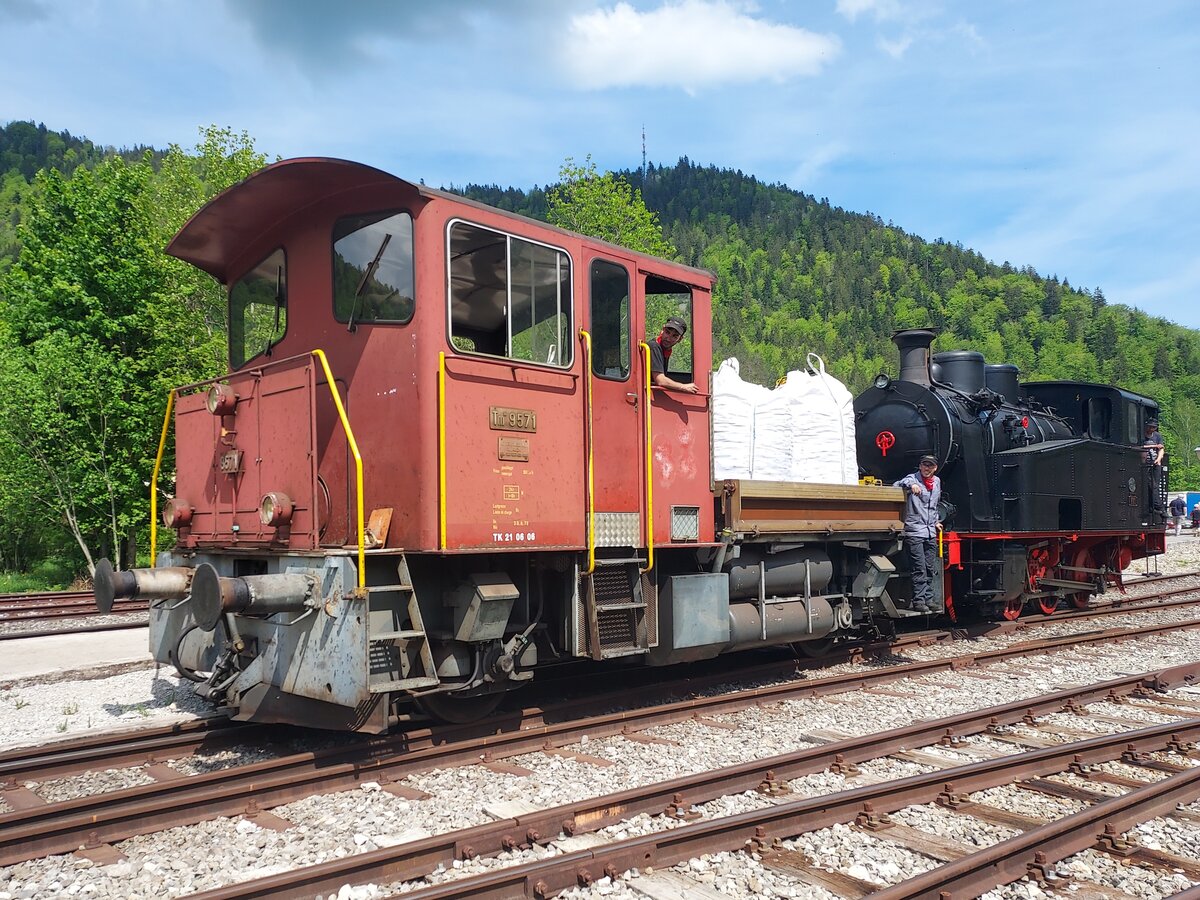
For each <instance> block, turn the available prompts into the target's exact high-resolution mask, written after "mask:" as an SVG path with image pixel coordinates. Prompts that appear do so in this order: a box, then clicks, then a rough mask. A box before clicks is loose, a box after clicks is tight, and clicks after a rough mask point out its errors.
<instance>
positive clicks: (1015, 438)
mask: <svg viewBox="0 0 1200 900" xmlns="http://www.w3.org/2000/svg"><path fill="white" fill-rule="evenodd" d="M933 338H934V333H933V332H932V331H927V330H923V329H911V330H908V331H902V332H899V333H898V334H896V335H895V336H894V338H893V340H894V341H895V343H896V345H897V347H898V349H899V351H900V373H899V377H898V378H897V379H895V380H892V379H891V378H889V377H887V376H885V375H881V376H880V377H879V378H878V379H876V382H875V384H874V386H873V387H871V388H869V389H868V390H866V391H865V392H864V393H862V394H861V395H859V397H858V398H857V399H856V400H855V404H854V405H855V411H856V417H857V442H858V459H859V464H860V466H861V467H862V468H863V469H864V470H865V471H866V472H867V473H868V474H869V475H871V476H874V477H877V478H879V479H880V480H882V481H883V482H885V483H889V484H890V483H891V482H893V481H894V480H897V479H899V478H901V477H903V476H904V475H905V474H907V473H909V472H912V471H915V470H916V467H917V466H916V464H917V460H918V459H919V457H920V456H921V455H923V454H926V453H932V454H934V455H935V456H936V457H937V458H938V460H939V462H940V466H939V469H940V471H939V474H940V476H941V478H942V485H943V497H944V498H945V500H944V504H943V505H944V508H943V510H942V511H941V512H942V516H943V520H944V527H945V533H944V543H945V549H946V553H945V558H946V566H947V571H946V578H945V591H946V597H947V601H948V604H949V605H951V606H957V607H958V608H959V610H960V611H964V610H967V609H977V610H982V611H983V612H985V613H986V614H995V615H1002V616H1004V617H1006V618H1009V619H1013V618H1016V617H1017V616H1019V615H1020V614H1021V612H1022V611H1023V610H1024V609H1026V608H1028V607H1030V606H1035V605H1036V607H1037V608H1040V609H1041V610H1042V611H1043V612H1045V613H1051V612H1053V611H1054V610H1055V609H1056V608H1057V607H1058V606H1059V605H1060V604H1062V603H1064V602H1067V603H1075V604H1077V605H1080V606H1082V605H1085V604H1086V602H1087V600H1088V597H1089V596H1090V595H1091V594H1093V593H1096V592H1100V591H1103V590H1104V588H1105V586H1106V585H1109V584H1112V585H1118V586H1119V585H1120V573H1121V571H1122V570H1123V569H1124V568H1125V567H1126V566H1127V565H1129V563H1130V561H1131V560H1133V559H1137V558H1141V557H1144V556H1146V555H1148V554H1154V553H1161V552H1162V550H1163V549H1164V546H1165V532H1164V530H1163V522H1164V519H1163V510H1164V509H1165V490H1166V478H1165V467H1164V468H1161V469H1160V468H1157V467H1154V466H1149V465H1147V464H1146V460H1145V451H1144V450H1143V449H1142V448H1141V439H1142V434H1143V429H1144V425H1145V423H1146V422H1147V421H1151V420H1155V419H1157V417H1158V406H1157V404H1156V403H1154V401H1152V400H1150V399H1148V398H1146V397H1142V396H1139V395H1137V394H1133V393H1130V392H1129V391H1124V390H1121V389H1119V388H1115V387H1108V386H1104V385H1095V384H1085V383H1081V382H1070V381H1061V382H1046V383H1029V384H1023V385H1022V384H1020V383H1019V382H1018V375H1019V372H1018V370H1017V367H1016V366H1013V365H1010V364H998V365H987V364H985V361H984V358H983V356H982V354H979V353H976V352H972V351H950V352H942V353H937V354H935V355H933V356H932V359H931V358H930V351H929V348H930V345H931V343H932V341H933Z"/></svg>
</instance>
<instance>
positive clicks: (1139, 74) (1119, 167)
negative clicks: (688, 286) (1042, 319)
mask: <svg viewBox="0 0 1200 900" xmlns="http://www.w3.org/2000/svg"><path fill="white" fill-rule="evenodd" d="M0 46H3V47H4V53H3V55H2V56H0V121H10V120H14V119H32V120H34V121H40V122H44V123H45V124H46V126H47V127H49V128H51V129H53V130H63V129H65V130H68V131H71V132H72V133H74V134H78V135H84V136H87V137H89V138H91V139H92V140H94V141H96V142H98V143H102V144H110V145H114V146H131V145H135V144H150V145H153V146H158V147H165V146H166V145H168V144H170V143H177V144H181V145H183V146H185V147H190V146H192V145H194V144H195V142H196V140H197V137H198V129H199V128H200V127H201V126H204V125H208V124H217V125H223V126H230V127H232V128H233V129H235V130H237V131H242V130H245V131H247V132H249V133H250V135H251V136H252V137H253V138H254V139H255V141H256V144H257V147H258V149H260V150H261V151H263V152H265V153H267V154H269V155H270V156H276V155H279V156H283V157H288V156H310V155H328V156H339V157H344V158H348V159H353V160H357V161H360V162H364V163H369V164H371V165H375V166H378V167H380V168H382V169H386V170H387V171H390V172H393V173H394V174H396V175H399V176H401V177H405V178H409V179H412V180H418V179H424V180H425V182H426V183H428V184H431V185H440V186H445V185H448V184H455V185H462V184H465V183H467V182H480V183H496V184H500V185H513V186H517V187H530V186H532V185H534V184H539V185H544V184H546V183H548V182H553V181H554V180H556V178H557V174H558V170H559V167H560V165H561V164H562V162H563V160H564V158H566V157H568V156H570V157H574V158H575V159H576V160H582V159H583V158H584V157H585V156H586V155H587V154H591V155H592V157H593V159H594V160H595V162H596V164H597V165H598V166H599V167H600V168H601V169H619V168H626V167H630V168H632V167H636V166H638V165H640V163H641V154H642V128H643V126H644V127H645V131H646V151H647V154H648V157H649V159H650V160H651V161H652V162H656V163H662V164H667V165H670V164H673V163H674V162H675V161H676V160H677V159H679V157H681V156H687V157H688V158H690V159H691V160H693V161H694V162H697V163H701V164H713V165H716V166H719V167H728V168H736V169H741V170H742V171H743V172H746V173H748V174H752V175H755V176H757V177H758V178H760V179H761V180H764V181H767V182H782V183H784V184H786V185H788V186H789V187H792V188H795V189H797V190H801V191H805V192H807V193H810V194H814V195H815V196H817V197H828V198H829V200H830V202H832V203H833V204H835V205H837V206H841V207H844V208H846V209H849V210H854V211H858V212H866V211H870V212H872V213H875V214H876V215H878V216H880V217H882V218H883V219H884V220H885V221H891V222H893V223H894V224H896V225H897V226H899V227H901V228H904V229H905V230H907V231H910V232H912V233H914V234H917V235H919V236H921V237H923V238H926V239H929V240H934V239H937V238H939V237H940V238H944V239H946V240H948V241H951V242H956V241H957V242H960V243H962V244H963V245H964V246H966V247H970V248H972V249H975V250H978V251H979V252H981V253H982V254H983V255H984V256H986V257H987V258H988V259H991V260H993V261H995V262H1003V261H1005V260H1007V261H1009V262H1011V263H1012V264H1013V265H1015V266H1018V267H1020V266H1026V265H1029V266H1033V267H1034V268H1035V269H1037V270H1038V271H1039V272H1041V273H1043V274H1057V275H1058V276H1059V277H1060V278H1061V277H1066V278H1068V279H1069V280H1070V282H1071V284H1073V285H1076V286H1081V287H1087V288H1095V287H1100V288H1102V289H1103V291H1104V294H1105V296H1106V297H1107V298H1108V299H1109V301H1111V302H1118V303H1127V304H1129V305H1132V306H1137V307H1139V308H1141V309H1143V310H1145V311H1147V312H1149V313H1152V314H1154V315H1160V316H1163V317H1165V318H1168V319H1172V320H1174V321H1177V322H1179V323H1181V324H1185V325H1189V326H1192V327H1197V328H1200V302H1198V297H1197V289H1196V286H1197V284H1200V99H1198V97H1200V5H1197V4H1196V3H1195V2H1189V0H1178V2H1177V0H1149V2H1141V3H1131V2H1129V0H1122V2H1109V0H1096V2H1083V0H990V2H950V0H945V2H936V0H760V2H757V3H752V2H739V0H669V2H668V0H626V2H613V0H503V2H501V0H496V2H482V0H480V2H465V0H422V2H406V0H398V2H396V0H394V2H388V0H357V2H356V0H343V2H341V3H327V2H318V0H208V2H194V0H192V2H185V0H104V2H99V0H53V2H51V0H0Z"/></svg>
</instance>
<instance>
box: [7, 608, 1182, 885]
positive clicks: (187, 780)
mask: <svg viewBox="0 0 1200 900" xmlns="http://www.w3.org/2000/svg"><path fill="white" fill-rule="evenodd" d="M1181 629H1200V620H1193V621H1189V622H1186V623H1182V624H1181V623H1171V624H1164V625H1159V626H1156V627H1140V628H1132V629H1130V628H1120V629H1108V630H1104V631H1099V632H1089V633H1085V634H1079V635H1073V636H1070V637H1065V638H1064V637H1056V638H1052V639H1048V640H1042V641H1027V642H1022V643H1020V644H1016V645H1013V646H1011V647H1008V648H1004V649H998V650H990V651H986V652H982V653H974V654H966V655H957V656H950V657H946V658H942V659H937V660H932V661H922V662H914V663H908V664H904V665H896V666H889V667H887V668H880V669H875V670H871V671H865V672H863V671H856V672H853V673H851V674H843V675H834V676H827V677H823V678H816V679H804V680H797V681H791V682H785V683H782V684H775V685H768V686H765V687H759V688H752V689H748V690H743V691H737V692H734V693H730V694H715V695H712V696H702V697H693V698H688V699H685V700H679V701H674V702H668V703H663V704H659V705H655V706H649V707H646V708H643V709H636V710H622V711H619V712H615V713H611V714H607V715H601V716H595V717H590V718H585V719H582V720H581V719H580V718H578V710H577V709H575V710H572V709H570V708H560V709H536V708H535V709H529V710H524V711H522V712H521V713H520V714H519V715H517V714H513V715H511V716H509V717H507V719H501V720H499V721H492V722H489V723H487V725H485V726H466V727H464V726H456V727H453V728H451V727H444V728H415V729H412V730H409V731H406V732H403V733H401V734H398V735H392V736H387V737H380V738H371V739H368V740H362V739H358V740H352V741H350V742H349V743H347V744H345V745H343V746H334V747H328V748H325V749H322V750H318V751H313V752H307V753H300V754H292V755H288V756H283V757H280V758H277V759H271V760H266V761H263V762H258V763H254V764H251V765H247V766H239V767H236V768H233V769H229V770H225V771H218V772H211V773H207V774H203V775H195V776H192V777H180V776H179V773H177V772H173V771H171V770H169V769H168V768H167V767H165V766H162V765H161V763H160V760H163V759H168V758H171V757H172V756H174V755H177V754H179V753H187V752H194V750H195V748H197V747H201V746H204V745H205V744H206V743H208V744H209V746H210V747H211V746H212V744H213V743H214V742H215V743H221V742H230V741H234V740H250V741H254V740H258V739H261V738H262V736H263V733H264V732H262V731H259V732H257V733H247V732H245V731H244V730H242V729H236V730H235V731H234V733H233V734H230V733H229V732H228V730H226V729H224V728H223V727H222V723H220V722H208V723H204V724H203V725H199V726H192V727H189V728H174V729H171V733H169V734H157V735H150V736H146V735H144V734H138V735H129V736H126V738H125V739H124V740H122V741H119V742H118V743H117V744H106V743H105V742H103V741H100V740H95V739H93V740H92V741H91V746H90V747H83V746H71V747H61V748H57V749H47V748H38V749H37V750H34V751H23V752H14V753H9V754H5V755H4V756H2V757H0V778H2V779H3V781H4V784H5V787H6V788H7V789H6V790H5V791H4V793H3V794H0V796H3V797H4V799H5V800H6V802H7V803H8V804H9V806H10V807H13V811H12V812H10V813H8V814H6V815H3V816H0V864H11V863H13V862H17V861H19V860H22V859H28V858H30V857H33V856H38V855H44V854H49V853H61V852H66V851H68V850H71V849H74V848H76V847H78V846H80V844H84V843H89V844H91V845H93V846H97V847H98V846H99V845H100V844H101V843H105V842H112V841H118V840H122V839H124V838H127V837H130V836H132V835H135V834H140V833H145V832H146V831H150V830H156V829H162V828H169V827H175V826H178V825H182V824H187V823H194V822H197V821H201V820H203V819H206V818H211V817H214V816H236V815H244V814H256V813H258V812H260V811H261V810H265V809H269V808H273V807H277V806H280V805H282V804H285V803H289V802H293V801H295V800H297V799H300V798H303V797H307V796H311V795H313V794H317V793H323V792H330V791H339V790H345V789H347V788H353V787H356V786H359V785H360V784H362V783H363V782H364V781H375V782H379V783H381V784H382V785H383V787H384V789H385V790H390V791H392V792H395V793H398V794H400V795H401V796H404V795H411V791H410V790H409V789H407V788H405V787H404V786H403V785H402V784H400V783H399V782H400V781H402V780H403V779H404V778H406V777H408V776H410V775H411V774H413V773H416V772H422V771H428V770H429V769H430V768H433V767H443V768H444V767H446V766H453V765H468V764H473V763H477V762H479V761H480V760H481V759H483V761H484V762H485V763H488V764H493V763H494V764H499V765H503V760H504V759H506V758H510V757H513V756H519V755H522V754H527V753H531V752H537V751H543V750H546V749H550V750H556V751H558V750H561V748H563V747H566V746H571V745H574V744H577V743H578V742H579V741H580V740H582V739H584V735H587V737H588V739H591V740H596V739H599V738H603V737H605V736H614V735H625V736H630V735H637V734H638V733H639V732H644V731H645V730H646V729H650V728H655V727H659V726H662V725H664V724H668V723H672V722H679V721H685V720H697V719H698V720H701V721H712V720H713V717H715V716H720V715H723V714H728V713H731V712H735V711H737V710H742V709H746V708H749V707H760V706H770V705H774V704H778V703H782V702H786V701H789V700H795V699H798V698H814V697H821V696H827V695H831V694H845V693H846V692H848V691H854V690H874V691H883V692H884V693H885V694H886V693H887V688H884V687H882V686H883V685H885V684H886V683H889V682H898V681H902V680H908V679H913V678H916V677H920V676H924V675H928V674H930V673H934V672H947V671H955V670H966V669H968V668H976V667H988V666H994V665H997V664H999V663H1002V662H1005V661H1010V660H1014V659H1021V658H1024V657H1029V656H1031V655H1040V654H1046V653H1052V652H1062V651H1064V650H1066V649H1068V648H1077V647H1101V648H1110V647H1111V646H1112V645H1113V644H1114V643H1115V642H1117V641H1121V640H1133V639H1144V638H1147V637H1151V636H1153V635H1155V634H1169V633H1172V632H1175V631H1178V630H1181ZM726 678H728V674H726ZM1125 683H1126V684H1127V685H1128V687H1129V689H1131V690H1132V688H1133V687H1135V686H1137V685H1138V684H1141V683H1142V679H1140V678H1138V677H1131V678H1128V679H1126V680H1125ZM1114 689H1115V687H1113V686H1109V687H1108V688H1106V690H1114ZM585 702H586V703H588V704H593V705H594V704H597V702H598V698H596V697H594V696H593V697H590V698H588V699H587V700H586V701H585ZM1060 705H1061V701H1060ZM1023 712H1024V711H1022V714H1023ZM481 732H483V733H481ZM129 742H132V743H133V746H128V743H129ZM122 744H125V746H121V745H122ZM189 748H191V749H189ZM563 752H564V753H566V755H571V756H576V757H577V756H579V755H580V754H578V753H570V752H568V751H563ZM583 755H584V756H586V754H583ZM101 761H105V762H106V763H107V764H108V765H110V766H111V765H113V764H114V763H117V764H120V763H122V762H129V763H132V762H134V761H138V762H140V763H141V765H143V766H145V767H146V768H147V769H148V770H149V774H150V776H151V777H152V778H155V779H157V780H156V781H155V783H153V784H149V785H145V786H141V787H134V788H129V789H126V790H123V791H116V792H113V793H109V794H103V795H98V796H93V797H85V798H81V799H77V800H71V801H67V802H62V803H47V802H45V801H44V800H42V799H41V798H39V797H37V795H36V794H34V793H32V792H30V791H28V790H27V789H25V788H23V787H21V785H22V784H24V783H26V782H29V781H43V780H47V779H51V778H56V777H63V776H64V775H66V774H68V773H70V772H73V771H81V770H83V769H85V768H94V767H95V766H96V765H99V764H101Z"/></svg>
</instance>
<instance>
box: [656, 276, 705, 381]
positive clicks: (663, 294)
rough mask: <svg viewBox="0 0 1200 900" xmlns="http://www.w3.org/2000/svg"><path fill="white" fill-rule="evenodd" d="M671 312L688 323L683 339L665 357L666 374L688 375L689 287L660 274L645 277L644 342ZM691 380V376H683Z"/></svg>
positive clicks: (657, 332)
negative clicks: (668, 356)
mask: <svg viewBox="0 0 1200 900" xmlns="http://www.w3.org/2000/svg"><path fill="white" fill-rule="evenodd" d="M671 316H678V317H679V318H681V319H683V321H684V324H686V325H687V331H686V332H684V335H683V340H681V341H680V342H679V343H678V344H676V345H675V348H674V350H672V352H671V358H670V360H668V361H667V374H668V375H671V376H672V377H674V376H675V375H688V376H691V374H692V368H693V365H694V363H693V361H692V289H691V288H689V287H688V286H687V285H686V284H682V283H680V282H678V281H671V280H670V279H667V278H661V277H659V276H658V275H648V276H647V277H646V343H649V342H650V341H652V340H654V339H655V338H657V337H658V335H659V332H661V331H662V328H663V325H664V324H665V323H666V321H667V319H669V318H671ZM683 380H687V381H690V380H691V378H690V377H689V378H687V379H683Z"/></svg>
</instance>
